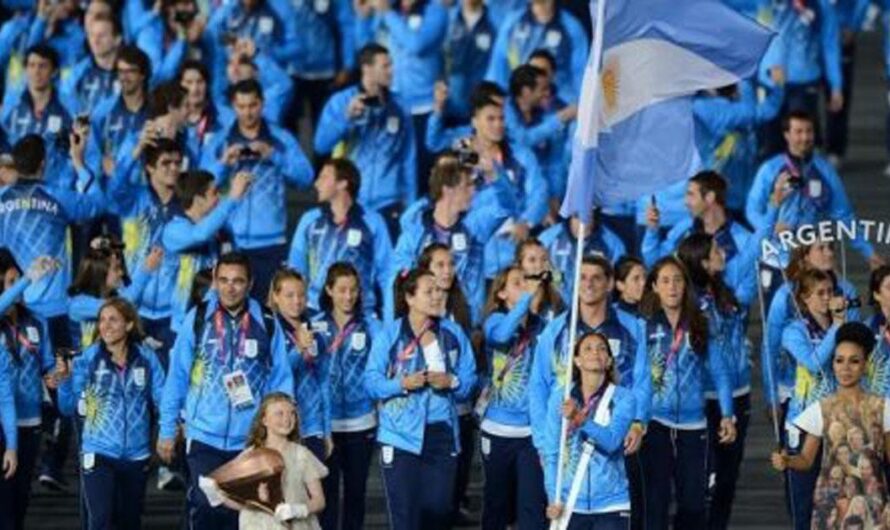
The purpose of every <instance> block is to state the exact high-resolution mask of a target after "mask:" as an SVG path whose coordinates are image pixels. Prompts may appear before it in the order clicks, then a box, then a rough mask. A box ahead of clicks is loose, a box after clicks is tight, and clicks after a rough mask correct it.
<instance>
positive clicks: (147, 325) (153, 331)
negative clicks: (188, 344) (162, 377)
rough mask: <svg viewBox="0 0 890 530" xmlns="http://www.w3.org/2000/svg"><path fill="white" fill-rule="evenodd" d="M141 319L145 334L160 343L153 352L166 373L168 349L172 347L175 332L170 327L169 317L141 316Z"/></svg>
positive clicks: (168, 362)
mask: <svg viewBox="0 0 890 530" xmlns="http://www.w3.org/2000/svg"><path fill="white" fill-rule="evenodd" d="M141 320H142V329H143V330H144V331H145V336H146V337H151V338H152V339H154V340H156V341H158V342H159V343H161V347H160V348H158V349H157V350H155V353H156V354H157V356H158V361H160V362H161V366H163V367H164V372H165V373H166V372H167V369H168V367H169V366H170V350H171V349H173V343H174V342H176V333H174V332H173V330H172V329H170V318H169V317H167V318H157V319H153V318H145V317H143V318H142V319H141Z"/></svg>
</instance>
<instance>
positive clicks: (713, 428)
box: [706, 394, 751, 530]
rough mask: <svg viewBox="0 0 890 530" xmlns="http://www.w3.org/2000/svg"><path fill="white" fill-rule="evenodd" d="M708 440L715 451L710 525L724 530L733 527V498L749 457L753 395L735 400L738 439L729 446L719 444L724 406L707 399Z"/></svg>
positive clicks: (710, 527)
mask: <svg viewBox="0 0 890 530" xmlns="http://www.w3.org/2000/svg"><path fill="white" fill-rule="evenodd" d="M706 410H707V415H708V436H710V439H709V441H708V443H709V445H710V446H711V450H712V451H713V453H712V457H713V458H712V466H713V467H712V469H711V473H714V475H715V480H714V489H713V491H712V492H711V506H710V512H709V514H708V528H709V529H711V530H723V529H726V528H728V527H729V516H730V513H732V501H733V499H734V498H735V487H736V483H737V482H738V480H739V468H740V467H741V465H742V460H743V459H744V458H745V438H746V437H747V436H748V421H749V420H750V419H751V396H750V394H746V395H744V396H739V397H737V398H735V399H733V404H732V410H733V411H734V412H735V417H736V425H735V428H736V439H735V441H734V442H733V443H731V444H729V445H723V444H720V443H718V439H717V438H718V437H717V433H718V431H719V429H720V418H721V414H720V405H719V404H718V403H717V401H716V400H711V399H709V400H708V401H707V406H706Z"/></svg>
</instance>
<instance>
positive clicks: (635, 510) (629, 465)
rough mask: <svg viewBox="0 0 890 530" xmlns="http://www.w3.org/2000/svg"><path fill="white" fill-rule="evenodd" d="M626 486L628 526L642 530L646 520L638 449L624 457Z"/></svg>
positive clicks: (641, 469)
mask: <svg viewBox="0 0 890 530" xmlns="http://www.w3.org/2000/svg"><path fill="white" fill-rule="evenodd" d="M624 470H625V472H626V473H627V487H628V489H629V490H630V491H629V493H630V528H631V530H643V529H644V528H645V521H646V481H645V480H643V459H642V458H641V457H640V451H637V452H636V453H634V454H632V455H627V456H625V457H624Z"/></svg>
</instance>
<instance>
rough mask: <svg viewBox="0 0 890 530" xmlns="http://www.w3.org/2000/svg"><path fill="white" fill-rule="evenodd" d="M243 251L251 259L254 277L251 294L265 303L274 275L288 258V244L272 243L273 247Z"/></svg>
mask: <svg viewBox="0 0 890 530" xmlns="http://www.w3.org/2000/svg"><path fill="white" fill-rule="evenodd" d="M241 251H242V252H243V253H244V254H245V255H246V256H247V259H249V260H250V271H251V275H252V277H253V287H251V289H250V296H251V298H253V299H255V300H257V301H259V302H261V303H263V304H265V302H266V298H267V297H268V296H269V284H271V283H272V276H274V275H275V271H277V270H278V269H280V268H281V266H282V265H283V264H284V262H285V260H287V246H286V245H272V246H271V247H261V248H251V249H242V250H241Z"/></svg>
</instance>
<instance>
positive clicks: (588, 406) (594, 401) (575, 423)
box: [571, 381, 609, 432]
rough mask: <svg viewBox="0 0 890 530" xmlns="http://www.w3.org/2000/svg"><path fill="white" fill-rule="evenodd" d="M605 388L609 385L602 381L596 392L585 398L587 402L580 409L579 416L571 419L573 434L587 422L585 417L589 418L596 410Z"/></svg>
mask: <svg viewBox="0 0 890 530" xmlns="http://www.w3.org/2000/svg"><path fill="white" fill-rule="evenodd" d="M607 386H609V383H608V382H606V381H603V383H602V384H601V385H600V387H599V388H598V389H597V391H596V392H594V393H593V395H592V396H590V397H589V398H587V401H586V402H585V403H584V407H582V408H581V411H580V414H576V415H575V417H574V418H573V419H572V425H571V427H572V431H573V432H574V431H575V430H577V429H578V428H579V427H581V425H584V422H585V421H587V417H588V416H590V413H591V412H592V411H594V410H596V408H597V406H598V405H599V403H600V400H601V399H602V398H603V395H604V394H605V393H606V387H607Z"/></svg>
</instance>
